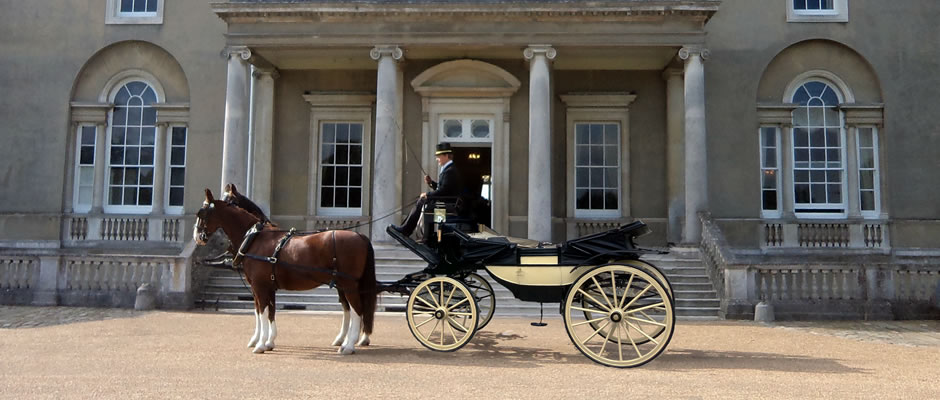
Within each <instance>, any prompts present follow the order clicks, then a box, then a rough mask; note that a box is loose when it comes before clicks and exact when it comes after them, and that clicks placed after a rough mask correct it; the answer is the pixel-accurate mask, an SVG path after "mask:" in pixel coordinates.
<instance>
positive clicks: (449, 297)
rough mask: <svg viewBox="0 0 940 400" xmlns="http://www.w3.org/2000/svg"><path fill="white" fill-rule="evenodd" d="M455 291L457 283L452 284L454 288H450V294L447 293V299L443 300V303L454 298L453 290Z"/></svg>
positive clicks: (447, 302)
mask: <svg viewBox="0 0 940 400" xmlns="http://www.w3.org/2000/svg"><path fill="white" fill-rule="evenodd" d="M456 291H457V285H454V288H453V289H451V290H450V294H449V295H447V301H445V302H444V303H443V304H450V299H452V298H454V292H456Z"/></svg>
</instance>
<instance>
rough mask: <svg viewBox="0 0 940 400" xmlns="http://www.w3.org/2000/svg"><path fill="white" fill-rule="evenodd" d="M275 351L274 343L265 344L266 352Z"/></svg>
mask: <svg viewBox="0 0 940 400" xmlns="http://www.w3.org/2000/svg"><path fill="white" fill-rule="evenodd" d="M271 350H274V342H268V343H265V344H264V351H271Z"/></svg>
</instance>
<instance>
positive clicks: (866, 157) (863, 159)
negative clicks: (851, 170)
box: [858, 150, 875, 168]
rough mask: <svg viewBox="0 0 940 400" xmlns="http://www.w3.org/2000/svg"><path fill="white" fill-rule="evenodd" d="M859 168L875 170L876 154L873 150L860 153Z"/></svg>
mask: <svg viewBox="0 0 940 400" xmlns="http://www.w3.org/2000/svg"><path fill="white" fill-rule="evenodd" d="M858 156H859V160H858V164H859V168H875V152H873V151H871V150H862V151H859V155H858Z"/></svg>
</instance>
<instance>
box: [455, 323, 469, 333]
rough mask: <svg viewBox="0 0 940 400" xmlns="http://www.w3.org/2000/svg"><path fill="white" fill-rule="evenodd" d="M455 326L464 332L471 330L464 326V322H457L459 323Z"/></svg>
mask: <svg viewBox="0 0 940 400" xmlns="http://www.w3.org/2000/svg"><path fill="white" fill-rule="evenodd" d="M454 328H457V330H459V331H461V332H463V333H467V332H469V330H467V327H465V326H463V324H457V325H455V326H454Z"/></svg>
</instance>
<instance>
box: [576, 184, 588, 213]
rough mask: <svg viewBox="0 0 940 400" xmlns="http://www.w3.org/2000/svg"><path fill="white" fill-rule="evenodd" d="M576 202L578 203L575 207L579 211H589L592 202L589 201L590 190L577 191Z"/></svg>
mask: <svg viewBox="0 0 940 400" xmlns="http://www.w3.org/2000/svg"><path fill="white" fill-rule="evenodd" d="M575 202H576V203H577V204H576V205H575V207H577V208H578V209H579V210H587V209H589V208H590V202H589V200H588V190H587V189H578V190H575Z"/></svg>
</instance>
